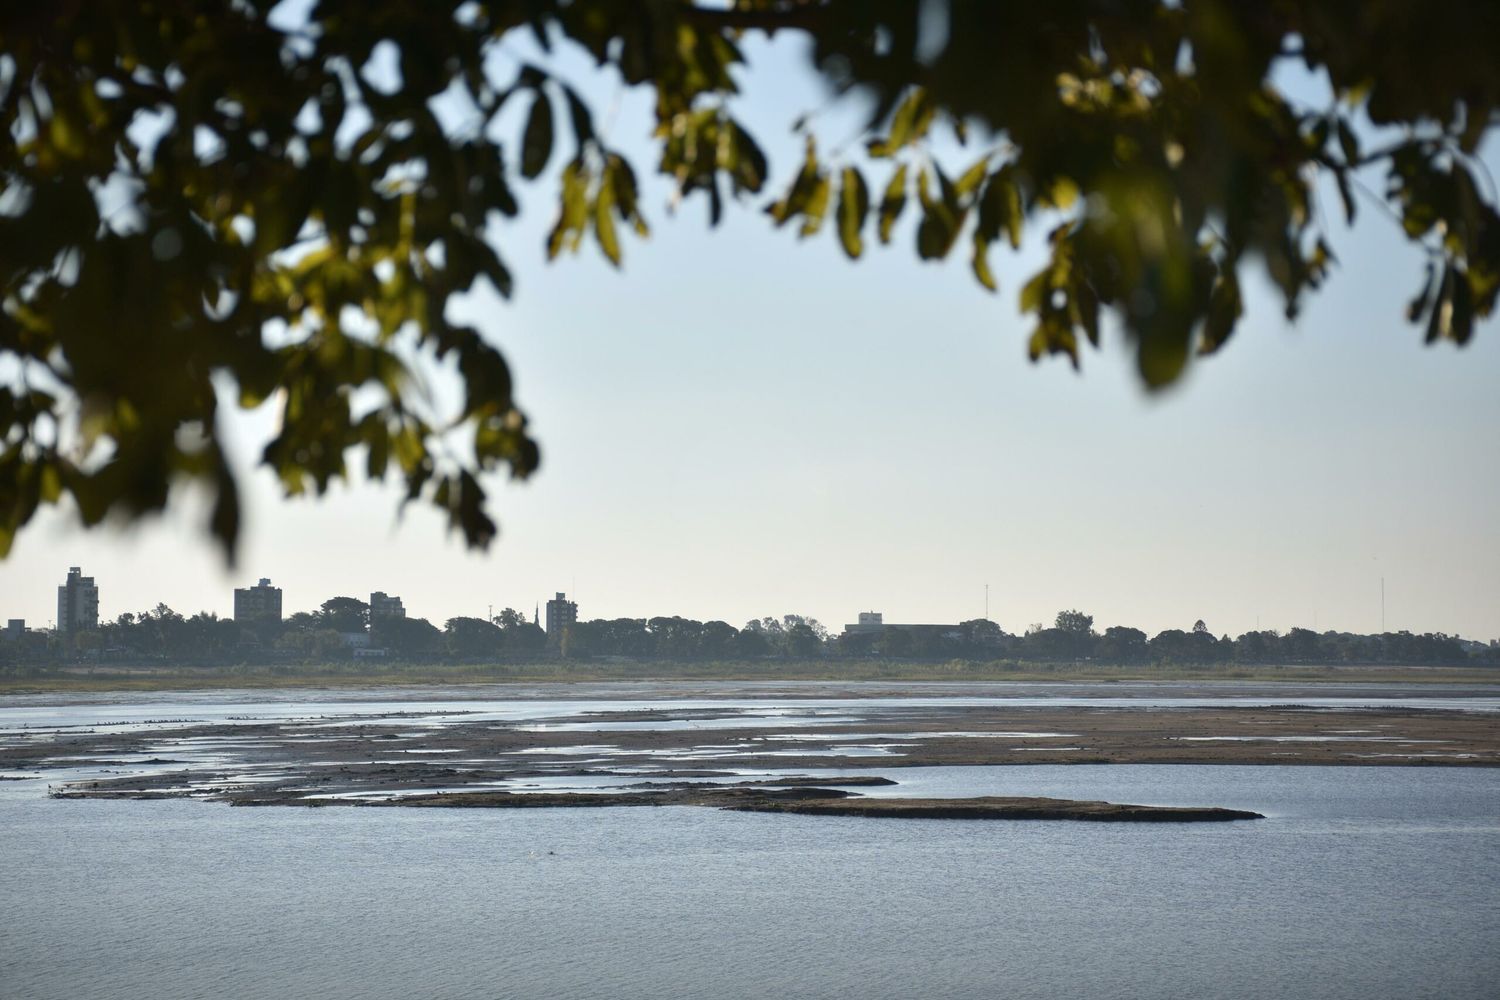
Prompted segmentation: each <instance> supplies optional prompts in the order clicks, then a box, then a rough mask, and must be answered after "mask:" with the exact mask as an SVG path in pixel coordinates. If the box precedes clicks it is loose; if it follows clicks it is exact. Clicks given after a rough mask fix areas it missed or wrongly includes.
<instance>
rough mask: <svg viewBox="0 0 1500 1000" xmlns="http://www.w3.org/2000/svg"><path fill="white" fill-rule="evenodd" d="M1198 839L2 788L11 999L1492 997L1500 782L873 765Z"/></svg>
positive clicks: (4, 934) (1064, 826)
mask: <svg viewBox="0 0 1500 1000" xmlns="http://www.w3.org/2000/svg"><path fill="white" fill-rule="evenodd" d="M876 772H877V773H886V774H889V775H891V776H892V777H895V778H897V779H898V780H900V781H902V782H903V784H902V785H901V786H900V787H899V788H894V789H882V788H870V789H861V791H863V792H867V793H869V794H890V793H897V794H908V795H932V796H943V795H971V794H1037V795H1043V794H1045V795H1059V796H1074V797H1082V798H1104V799H1112V800H1115V801H1130V802H1142V803H1151V804H1163V805H1204V804H1211V805H1222V806H1231V807H1238V808H1249V809H1255V810H1258V811H1261V812H1264V813H1267V814H1268V816H1269V818H1268V819H1266V820H1261V821H1256V822H1248V823H1233V824H1203V825H1183V826H1161V825H1156V824H1149V825H1148V824H1139V825H1136V824H1122V825H1114V824H1087V823H1041V822H1031V823H1025V822H962V821H941V820H922V821H902V820H880V819H862V818H813V817H798V816H766V815H757V814H741V813H726V812H719V811H715V810H709V809H693V808H673V807H668V808H658V809H652V808H637V809H617V810H600V809H580V810H572V809H570V810H520V811H517V810H407V809H367V808H325V809H294V808H260V809H236V808H230V807H227V806H222V805H214V804H206V803H201V802H189V801H162V802H123V801H64V800H50V799H46V798H44V797H42V794H41V787H42V782H4V783H0V857H3V858H4V860H5V864H4V865H3V866H0V898H3V899H4V900H5V901H6V903H5V908H6V914H5V920H4V921H3V923H0V994H3V995H4V996H6V997H9V998H32V997H36V998H51V997H58V998H63V997H66V998H73V997H80V996H88V997H95V998H157V997H164V996H165V997H198V996H202V997H219V996H235V997H251V998H280V997H286V996H314V995H315V996H319V997H330V998H342V997H350V998H353V997H369V998H387V997H389V998H405V997H411V996H442V997H456V998H467V997H502V998H511V997H515V998H522V997H524V998H532V997H541V996H548V997H570V998H585V997H600V998H604V997H623V998H633V997H642V998H644V997H653V998H655V997H667V996H694V997H710V998H740V997H745V998H749V997H764V996H781V997H830V996H831V997H850V998H854V997H861V998H863V997H882V996H889V997H898V996H920V997H954V998H957V997H975V996H1008V997H1088V998H1091V1000H1097V998H1100V997H1138V996H1198V995H1210V996H1213V995H1217V996H1235V997H1250V998H1262V997H1263V998H1288V1000H1290V998H1302V997H1350V998H1355V997H1358V998H1364V1000H1369V998H1384V997H1390V998H1397V997H1400V998H1406V997H1444V998H1460V1000H1461V998H1480V997H1484V998H1488V997H1491V996H1493V995H1494V994H1493V986H1494V983H1495V981H1496V978H1497V977H1500V949H1497V948H1496V943H1497V942H1500V864H1497V862H1500V771H1496V770H1488V769H1485V770H1478V769H1457V768H1422V769H1411V768H1379V767H1368V768H1320V767H1298V768H1275V767H1195V766H1178V767H1172V766H1112V767H1097V766H1095V767H1090V766H1075V767H1052V766H1031V767H1024V768H993V767H991V768H920V769H913V768H892V769H888V770H886V771H883V772H882V771H880V769H879V768H877V769H876Z"/></svg>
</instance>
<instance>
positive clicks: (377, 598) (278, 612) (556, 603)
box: [0, 566, 1500, 643]
mask: <svg viewBox="0 0 1500 1000" xmlns="http://www.w3.org/2000/svg"><path fill="white" fill-rule="evenodd" d="M80 574H81V568H80V567H77V566H73V567H69V570H68V577H67V580H66V582H65V584H64V585H63V586H59V587H58V588H57V601H58V607H59V609H61V608H62V606H63V601H64V600H65V596H64V595H65V594H67V595H72V594H73V593H74V591H75V588H82V590H83V592H84V593H86V594H87V595H88V596H87V598H85V599H86V600H91V601H92V602H93V603H92V605H90V607H91V610H92V613H93V615H94V617H95V622H94V624H93V625H85V626H82V627H94V626H96V625H100V624H107V623H111V622H114V621H116V620H117V619H118V618H119V617H120V616H121V615H123V614H132V615H138V614H141V613H143V612H150V611H153V610H154V609H155V608H156V607H157V605H158V604H166V605H167V607H168V608H170V609H171V610H172V611H174V612H176V613H177V614H179V615H183V616H184V617H192V616H193V615H197V614H200V613H206V614H212V615H215V616H217V617H218V618H220V619H222V620H232V621H236V622H254V621H258V620H274V621H286V620H287V619H288V618H290V617H291V616H293V615H295V614H299V613H315V612H317V611H318V610H319V608H320V607H321V606H322V605H323V604H324V603H326V602H329V601H333V600H339V599H351V598H352V599H353V600H356V601H360V602H361V603H364V604H365V605H366V608H367V610H368V614H369V618H370V621H372V622H373V621H374V620H375V619H376V618H380V617H395V618H406V617H412V618H421V619H424V620H427V621H429V622H431V623H432V624H434V625H437V626H441V625H442V624H443V623H444V622H445V621H447V620H449V619H452V618H475V619H479V620H481V621H492V620H497V618H498V613H497V612H496V610H495V609H496V608H499V609H501V611H504V610H511V611H516V612H518V613H520V615H521V617H522V618H523V619H524V618H525V617H526V613H525V603H524V602H522V603H519V604H518V603H516V602H486V604H485V611H484V613H483V614H464V613H461V612H459V613H448V612H437V613H436V614H431V615H426V614H411V615H408V611H407V608H406V606H405V603H404V599H405V595H404V594H387V593H386V592H384V591H350V592H346V593H339V594H329V595H326V596H324V597H322V598H320V599H317V600H314V601H312V602H311V603H309V604H308V605H307V606H305V607H296V606H294V607H292V608H291V610H286V606H285V605H284V604H283V600H282V595H283V588H281V587H280V586H275V585H273V582H272V580H271V578H269V577H260V578H259V579H258V581H257V583H256V584H255V585H254V586H253V587H237V588H234V590H233V591H232V598H231V600H232V608H231V611H230V613H228V614H223V613H221V612H220V611H219V610H218V608H217V607H215V606H210V607H177V606H174V605H172V604H170V603H169V602H166V601H159V602H152V601H150V600H149V599H148V600H146V601H145V602H144V603H141V604H140V605H139V606H137V607H134V608H123V609H122V610H120V611H115V612H113V613H111V611H110V610H109V605H108V603H107V602H106V601H102V600H101V598H100V594H101V593H108V588H107V587H100V586H98V585H97V583H96V581H95V578H94V577H92V576H91V577H81V576H80ZM984 590H985V603H986V607H985V609H984V613H982V614H976V615H964V614H958V615H956V616H949V617H947V618H943V617H938V618H929V619H927V620H928V621H930V622H931V623H932V624H931V625H920V624H919V625H917V626H916V627H938V626H946V625H950V624H952V625H957V624H962V623H964V622H971V621H990V622H993V623H994V624H995V625H997V626H998V627H999V628H1001V629H1002V630H1003V631H1005V632H1008V633H1011V634H1014V635H1022V634H1025V633H1027V632H1029V631H1031V630H1033V629H1035V628H1037V627H1049V628H1050V627H1051V626H1052V622H1053V621H1054V618H1056V617H1058V616H1060V615H1062V614H1064V613H1070V612H1074V611H1082V612H1083V613H1085V614H1089V612H1088V609H1087V608H1078V607H1075V606H1059V608H1058V609H1057V611H1056V612H1053V613H1051V614H1048V615H1045V616H1043V617H1041V618H1040V619H1037V620H1027V621H1025V622H1021V621H1016V622H1010V621H1007V620H1004V619H1000V618H997V617H996V616H995V615H993V614H991V613H990V611H991V609H990V608H989V607H988V598H989V594H988V591H989V587H988V585H986V586H985V587H984ZM359 593H364V594H366V596H368V597H369V598H370V600H369V601H368V602H364V601H362V600H361V598H360V597H359V596H357V595H358V594H359ZM68 599H70V600H71V599H72V598H71V596H70V597H69V598H68ZM543 603H544V602H543V601H542V600H540V599H537V600H536V601H535V602H534V603H533V607H534V608H535V609H536V610H534V611H533V616H534V617H537V616H539V615H540V609H541V607H542V606H543ZM545 605H546V612H547V613H546V617H545V626H544V631H545V632H546V633H547V634H548V635H549V636H550V635H553V634H555V633H556V632H557V631H559V628H558V626H563V627H565V626H566V625H570V624H573V623H575V622H580V621H585V622H586V621H609V620H616V619H633V620H648V619H651V618H654V617H682V618H688V619H691V620H698V621H704V622H709V621H722V622H725V623H727V624H730V625H733V626H735V627H736V628H738V627H740V626H739V625H737V624H736V623H737V622H743V623H745V624H751V623H754V622H756V621H759V620H763V619H765V618H766V617H768V615H764V614H762V615H749V616H746V617H744V618H743V619H741V618H738V617H731V616H722V615H707V616H704V615H690V614H687V615H685V614H683V613H682V612H681V611H678V610H669V609H655V610H653V611H651V612H649V613H643V614H597V615H592V616H590V615H580V613H579V608H580V603H579V600H578V595H577V594H576V593H574V592H565V591H555V592H554V596H553V597H552V598H549V599H548V600H546V601H545ZM787 615H795V616H801V617H805V618H808V619H811V620H814V621H817V622H819V623H821V624H822V625H823V626H824V627H825V628H826V629H828V631H829V633H830V634H838V633H839V632H840V631H844V632H849V633H858V632H860V631H863V630H867V629H875V630H877V631H878V630H879V629H880V628H882V627H907V626H906V625H904V624H902V622H903V621H905V622H918V621H920V619H918V618H914V617H911V616H906V617H905V618H904V619H903V616H901V615H899V614H897V615H889V616H888V615H887V613H886V612H885V611H883V610H880V609H878V608H873V607H866V608H862V609H861V610H859V611H855V612H849V613H848V614H846V615H844V616H843V617H839V616H837V615H835V616H830V617H825V616H821V615H816V614H804V613H803V612H801V611H798V610H797V609H789V610H785V611H777V612H775V613H774V614H770V615H769V617H771V618H780V617H783V616H787ZM1090 617H1091V618H1096V617H1097V616H1094V615H1092V614H1090ZM0 618H4V619H6V620H8V621H10V622H12V623H14V622H17V621H20V622H23V623H24V625H25V627H26V628H27V629H33V630H34V629H38V628H41V627H42V626H41V624H40V622H39V621H36V620H33V619H30V618H26V617H25V616H24V615H18V614H14V613H9V612H7V611H6V609H0ZM885 618H889V620H887V621H885V622H884V625H882V624H881V623H882V619H885ZM1199 622H1202V619H1201V618H1200V619H1194V620H1193V622H1190V623H1187V624H1183V625H1173V626H1168V627H1167V628H1180V629H1183V630H1187V629H1188V628H1191V627H1193V625H1194V624H1195V623H1199ZM537 624H542V622H541V621H538V622H537ZM1205 624H1206V623H1205ZM1113 625H1119V626H1124V627H1128V628H1135V627H1137V623H1131V622H1128V621H1106V620H1098V621H1097V622H1096V631H1098V632H1101V633H1102V632H1103V631H1104V630H1105V629H1107V628H1108V627H1110V626H1113ZM46 627H47V628H48V629H55V630H57V631H71V630H73V629H71V628H65V627H62V628H60V627H58V625H57V623H56V622H55V621H54V620H48V622H47V626H46ZM77 627H80V626H74V627H73V628H77ZM1294 628H1297V629H1306V630H1310V631H1314V632H1318V633H1342V634H1354V635H1361V634H1366V635H1378V634H1380V633H1382V632H1390V633H1396V632H1402V631H1406V632H1411V633H1414V634H1419V635H1420V634H1447V635H1450V636H1453V637H1455V638H1460V639H1463V640H1466V641H1470V642H1478V643H1492V642H1500V637H1495V636H1483V635H1468V634H1463V633H1457V632H1444V630H1443V629H1436V628H1422V627H1420V626H1419V627H1414V628H1413V627H1403V628H1395V627H1392V628H1384V627H1382V628H1379V629H1370V630H1363V629H1357V628H1339V627H1337V626H1333V625H1322V624H1320V623H1319V622H1318V621H1317V620H1316V618H1315V619H1314V620H1313V621H1312V622H1311V623H1300V622H1293V623H1290V624H1286V625H1278V624H1274V623H1265V624H1264V625H1262V623H1261V622H1259V621H1257V622H1256V625H1255V627H1254V628H1252V629H1244V630H1239V631H1237V632H1230V631H1226V630H1215V629H1214V628H1212V626H1209V627H1208V631H1209V632H1210V633H1212V634H1215V635H1224V636H1229V637H1235V636H1237V635H1241V634H1244V633H1246V632H1260V631H1276V632H1278V633H1281V634H1286V633H1288V632H1290V631H1291V630H1292V629H1294ZM1165 630H1166V629H1155V628H1148V629H1146V632H1147V634H1148V635H1149V634H1152V633H1154V632H1159V631H1165Z"/></svg>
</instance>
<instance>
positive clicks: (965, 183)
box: [953, 156, 990, 196]
mask: <svg viewBox="0 0 1500 1000" xmlns="http://www.w3.org/2000/svg"><path fill="white" fill-rule="evenodd" d="M989 169H990V158H989V157H988V156H986V157H983V158H981V159H980V160H979V161H978V162H977V163H975V164H974V165H973V166H972V167H970V168H969V169H968V170H965V171H964V172H963V175H962V176H961V177H959V179H958V183H957V184H955V185H954V186H953V187H954V190H956V191H957V192H958V193H959V195H961V196H962V195H969V194H971V193H973V192H974V191H975V190H976V189H978V187H979V182H980V181H982V180H984V178H985V177H986V175H987V174H988V173H989Z"/></svg>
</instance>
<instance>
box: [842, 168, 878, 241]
mask: <svg viewBox="0 0 1500 1000" xmlns="http://www.w3.org/2000/svg"><path fill="white" fill-rule="evenodd" d="M869 211H870V192H869V189H868V188H866V187H865V179H864V177H863V176H861V174H860V172H859V171H858V170H856V169H854V168H853V167H845V168H844V173H843V177H842V184H841V185H840V187H839V242H840V243H841V244H842V245H843V247H844V253H846V254H848V255H849V259H850V260H857V259H859V255H860V254H861V253H863V252H864V239H863V237H862V236H861V234H860V231H861V230H862V229H863V228H864V225H865V216H866V215H867V214H868V213H869Z"/></svg>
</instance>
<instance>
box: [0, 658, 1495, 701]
mask: <svg viewBox="0 0 1500 1000" xmlns="http://www.w3.org/2000/svg"><path fill="white" fill-rule="evenodd" d="M652 681H656V682H698V681H728V682H760V683H765V682H774V681H795V682H826V683H830V684H839V683H851V682H887V683H901V682H912V683H963V682H976V683H978V682H993V681H1012V682H1079V683H1098V684H1110V683H1115V684H1118V683H1131V682H1174V681H1176V682H1181V681H1203V682H1241V683H1244V682H1253V683H1274V684H1283V683H1299V684H1317V683H1372V684H1409V685H1424V686H1425V685H1433V684H1497V683H1500V668H1487V667H1427V666H1386V665H1379V664H1347V665H1346V664H1339V665H1313V666H1309V665H1269V664H1239V665H1233V664H1219V665H1215V666H1202V667H1194V666H1164V665H1139V664H1136V665H1109V664H1095V663H1029V662H1016V661H1008V660H1007V661H997V662H967V661H952V662H946V663H917V662H907V661H888V660H860V661H843V660H838V661H830V660H806V661H783V660H762V661H753V662H740V663H674V662H668V661H641V662H624V663H592V662H586V663H565V662H558V661H550V662H542V663H498V664H458V665H408V664H391V665H386V666H379V667H376V666H370V665H369V664H368V663H360V664H347V663H338V664H318V665H297V666H277V667H203V668H191V667H153V666H137V667H113V666H74V667H65V668H58V669H56V670H51V671H46V672H42V673H37V674H33V675H29V676H25V677H21V676H0V696H7V695H33V694H49V693H58V694H68V693H72V694H88V693H96V694H107V693H111V692H168V691H212V690H221V689H222V690H264V689H268V688H329V689H339V690H349V691H354V690H359V689H363V688H374V687H393V686H412V687H449V688H460V689H461V688H465V687H473V686H493V685H506V684H519V685H529V684H580V683H581V684H606V683H623V682H652Z"/></svg>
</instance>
